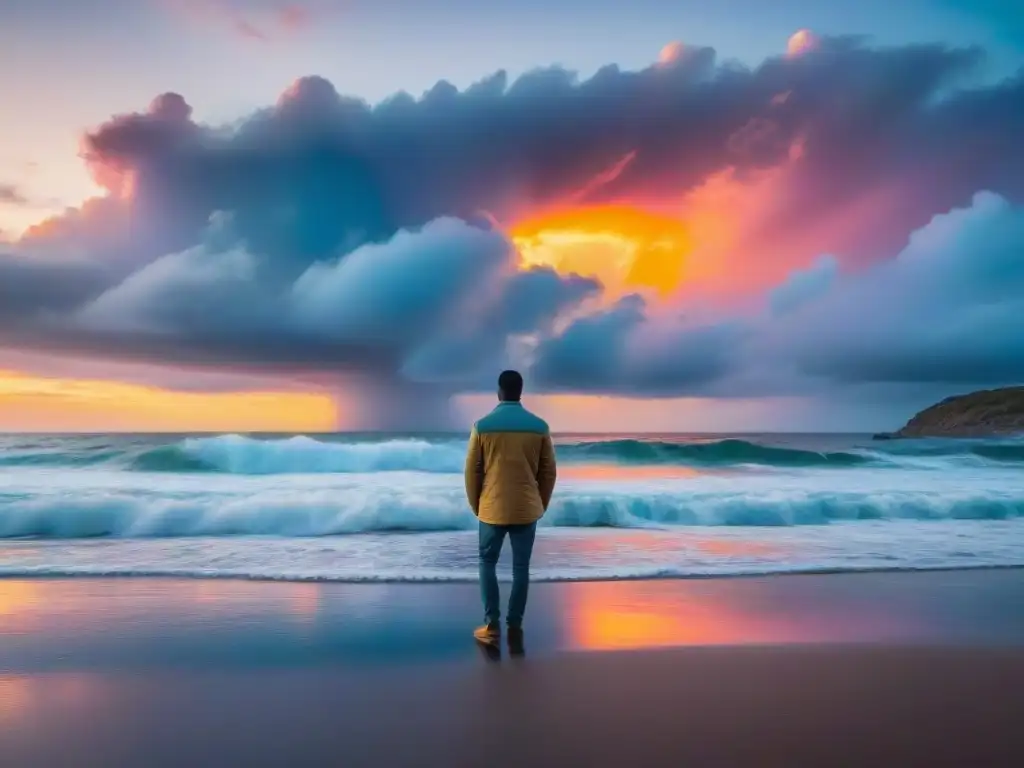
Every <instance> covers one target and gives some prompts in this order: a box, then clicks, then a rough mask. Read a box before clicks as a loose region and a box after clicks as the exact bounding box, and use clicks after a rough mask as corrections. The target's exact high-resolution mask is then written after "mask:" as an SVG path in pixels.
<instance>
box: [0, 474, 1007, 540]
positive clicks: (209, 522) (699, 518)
mask: <svg viewBox="0 0 1024 768" xmlns="http://www.w3.org/2000/svg"><path fill="white" fill-rule="evenodd" d="M1020 517H1024V489H1022V491H1021V493H1019V494H1011V493H1008V492H1003V493H996V492H991V493H989V494H983V493H972V494H963V495H951V494H949V493H928V492H899V493H897V492H891V493H875V494H868V493H856V492H846V493H833V492H825V491H820V492H789V493H786V494H775V495H773V496H770V497H764V496H761V495H758V494H753V493H750V492H744V493H728V492H716V493H685V492H681V491H678V490H677V491H672V492H651V491H647V492H643V493H637V492H633V493H627V492H614V491H588V490H584V489H576V490H574V491H573V492H572V493H567V494H565V495H563V497H562V498H560V499H556V501H555V502H554V503H553V505H552V508H551V510H549V512H548V514H547V516H546V517H545V518H544V520H543V522H542V525H549V526H555V527H563V528H599V527H610V528H663V529H671V528H673V527H676V526H753V527H768V526H771V527H778V526H800V525H823V524H828V523H835V522H850V523H855V522H857V521H878V520H1005V519H1011V518H1020ZM475 524H476V519H475V518H474V517H473V515H472V514H471V513H470V512H469V510H468V509H467V508H466V503H465V499H464V497H463V494H462V490H461V488H454V487H453V488H436V489H431V490H429V491H425V490H424V489H420V490H418V491H412V490H404V489H402V488H401V487H396V488H393V489H390V490H382V489H375V490H373V491H372V492H370V491H367V490H362V489H355V490H353V489H331V490H319V491H310V490H307V491H304V492H299V493H295V492H288V491H278V492H262V493H255V494H251V495H242V496H231V495H223V494H202V493H197V494H191V495H190V494H184V493H164V494H138V493H135V494H129V493H124V494H118V493H110V492H96V491H91V492H83V493H76V494H59V495H56V496H51V495H44V496H39V495H36V496H16V495H0V538H4V539H11V538H45V539H77V538H94V537H113V538H171V537H199V536H203V537H210V536H214V537H216V536H284V537H312V536H336V535H344V534H355V533H379V532H390V531H414V532H428V531H453V530H464V529H471V528H473V527H474V526H475Z"/></svg>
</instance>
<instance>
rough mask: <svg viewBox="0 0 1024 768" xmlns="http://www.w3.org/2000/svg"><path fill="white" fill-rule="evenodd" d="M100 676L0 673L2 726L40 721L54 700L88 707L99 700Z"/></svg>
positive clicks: (0, 716)
mask: <svg viewBox="0 0 1024 768" xmlns="http://www.w3.org/2000/svg"><path fill="white" fill-rule="evenodd" d="M99 683H100V677H99V676H96V675H90V674H85V673H79V672H75V673H67V672H65V673H59V674H48V675H0V728H3V729H6V728H11V727H16V726H19V725H22V724H25V723H34V722H38V721H39V719H40V718H39V714H40V712H42V711H43V710H45V708H46V707H47V706H49V705H50V704H52V703H53V702H59V703H60V704H61V705H62V706H64V707H71V708H74V709H76V710H85V709H87V708H88V707H90V706H92V705H94V704H96V703H97V696H98V693H99V691H100V689H101V686H100V685H99Z"/></svg>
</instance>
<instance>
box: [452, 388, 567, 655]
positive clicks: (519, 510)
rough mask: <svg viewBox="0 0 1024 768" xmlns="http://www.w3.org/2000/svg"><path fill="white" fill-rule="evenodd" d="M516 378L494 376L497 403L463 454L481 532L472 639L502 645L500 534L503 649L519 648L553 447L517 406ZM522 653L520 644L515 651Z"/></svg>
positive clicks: (550, 486)
mask: <svg viewBox="0 0 1024 768" xmlns="http://www.w3.org/2000/svg"><path fill="white" fill-rule="evenodd" d="M522 395H523V377H522V376H521V375H520V374H519V372H518V371H504V372H502V374H501V375H500V376H499V377H498V401H499V402H498V405H497V407H495V409H494V410H493V411H491V412H490V413H489V414H487V415H486V416H484V417H483V418H482V419H480V420H479V421H478V422H477V423H476V424H474V425H473V431H472V432H471V433H470V437H469V450H468V451H467V453H466V497H467V498H468V499H469V506H470V508H472V510H473V514H474V515H476V516H477V518H478V519H479V521H480V523H479V528H480V593H481V596H482V597H483V603H484V622H485V623H484V624H483V626H481V627H477V629H476V630H474V632H473V636H474V637H475V638H476V639H477V640H478V641H479V642H481V643H485V644H487V645H497V644H499V643H500V641H501V606H500V600H501V596H500V594H499V592H498V577H497V574H496V573H495V569H496V567H497V565H498V556H499V555H500V554H501V546H502V544H503V543H504V541H505V536H506V535H507V536H508V538H509V540H510V541H511V543H512V594H511V595H510V597H509V601H508V614H507V615H506V623H507V626H508V641H509V646H510V647H513V646H515V645H517V644H521V642H522V631H523V614H524V613H525V612H526V597H527V593H528V592H529V587H530V556H531V555H532V553H533V541H534V536H535V535H536V532H537V521H538V520H540V518H541V517H543V515H544V513H545V512H546V511H547V508H548V504H549V503H550V502H551V494H552V493H553V492H554V490H555V476H556V470H555V449H554V446H553V445H552V442H551V432H550V430H549V429H548V425H547V423H546V422H545V421H544V420H543V419H541V418H538V417H537V416H534V415H533V414H532V413H530V412H529V411H528V410H526V408H524V407H523V404H522V402H521V398H522ZM520 647H521V646H520Z"/></svg>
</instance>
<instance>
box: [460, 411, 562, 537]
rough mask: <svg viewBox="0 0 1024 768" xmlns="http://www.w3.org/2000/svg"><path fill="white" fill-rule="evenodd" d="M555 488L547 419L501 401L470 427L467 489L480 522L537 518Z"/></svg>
mask: <svg viewBox="0 0 1024 768" xmlns="http://www.w3.org/2000/svg"><path fill="white" fill-rule="evenodd" d="M554 487H555V453H554V448H553V446H552V444H551V433H550V431H549V430H548V425H547V423H546V422H545V421H544V420H543V419H541V418H539V417H537V416H534V415H533V414H532V413H530V412H529V411H528V410H526V409H525V408H524V407H523V406H522V404H521V403H519V402H502V403H499V404H498V406H497V407H496V408H495V409H494V410H493V411H491V413H489V414H488V415H487V416H485V417H484V418H482V419H480V421H478V422H477V423H476V425H475V426H474V427H473V432H472V434H471V436H470V441H469V451H468V453H467V456H466V493H467V495H468V496H469V501H470V505H471V506H472V507H473V511H474V512H475V513H476V515H477V516H478V517H479V518H480V521H481V522H484V523H489V524H491V525H524V524H529V523H533V522H536V521H537V520H539V519H540V518H541V517H542V516H543V514H544V512H545V510H546V509H547V506H548V503H549V502H550V501H551V494H552V492H553V491H554Z"/></svg>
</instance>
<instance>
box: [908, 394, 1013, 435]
mask: <svg viewBox="0 0 1024 768" xmlns="http://www.w3.org/2000/svg"><path fill="white" fill-rule="evenodd" d="M1018 433H1020V434H1024V387H1005V388H1003V389H986V390H982V391H980V392H972V393H970V394H969V395H957V396H955V397H947V398H946V399H945V400H943V401H942V402H941V403H936V404H935V405H933V406H931V407H930V408H925V409H924V410H923V411H921V412H920V413H919V414H917V415H916V416H914V418H912V419H911V420H910V421H908V422H907V424H906V426H905V427H903V429H901V430H899V431H898V432H896V433H894V434H893V435H891V437H987V436H992V435H1013V434H1018Z"/></svg>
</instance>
